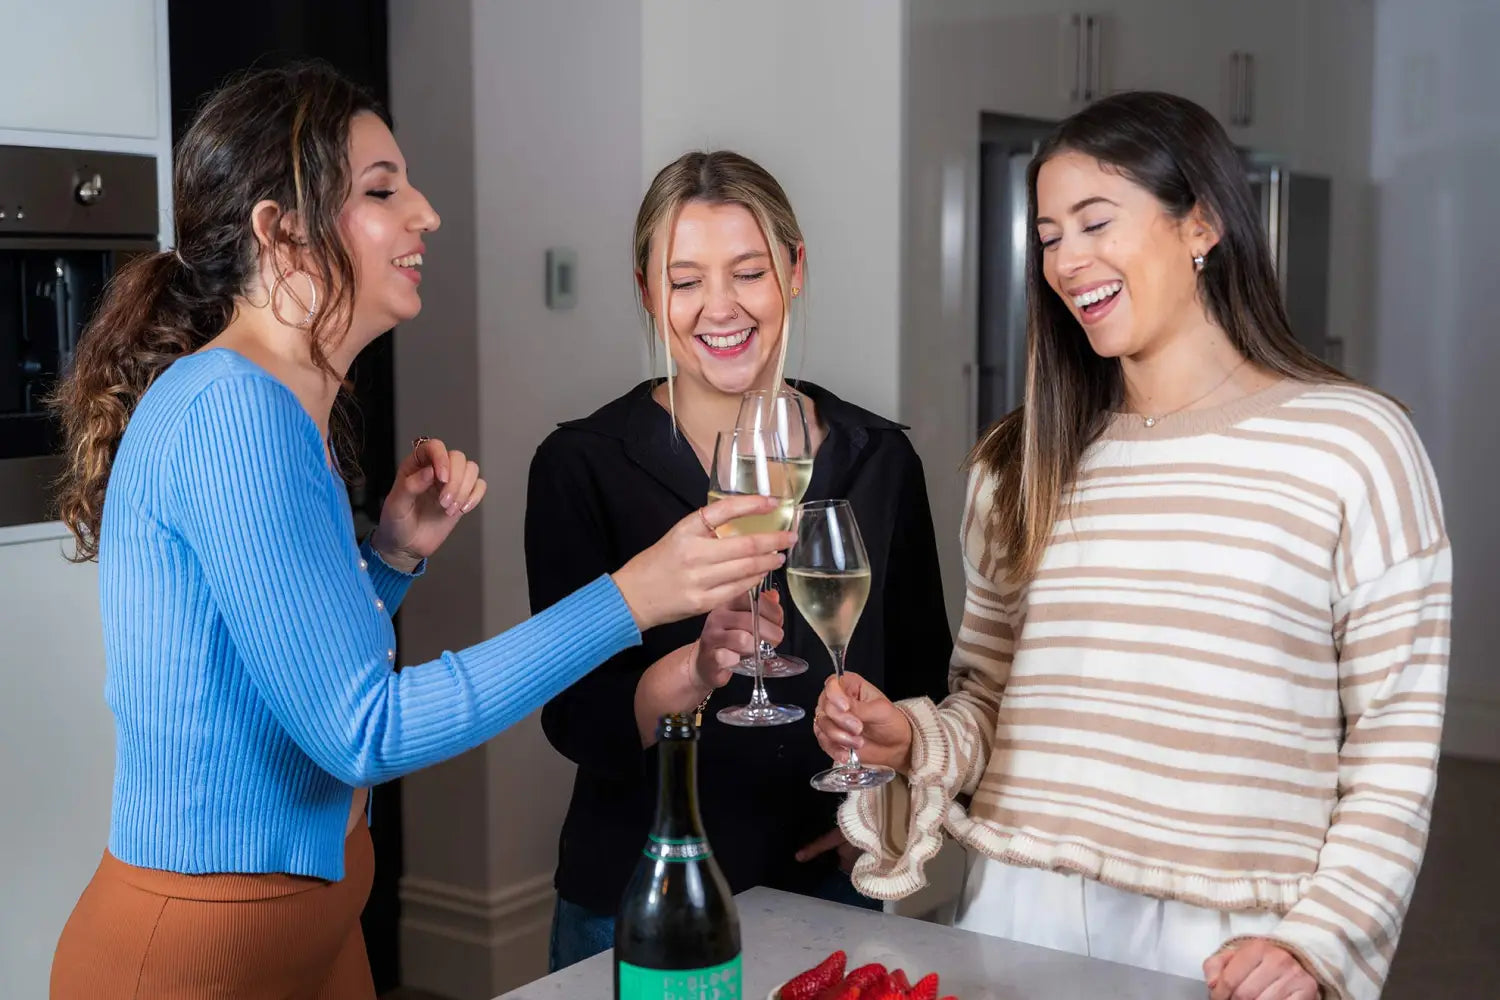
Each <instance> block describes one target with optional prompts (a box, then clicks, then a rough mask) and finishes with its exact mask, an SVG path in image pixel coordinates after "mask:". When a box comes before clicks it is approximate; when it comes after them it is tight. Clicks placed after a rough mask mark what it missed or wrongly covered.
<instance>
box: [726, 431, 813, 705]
mask: <svg viewBox="0 0 1500 1000" xmlns="http://www.w3.org/2000/svg"><path fill="white" fill-rule="evenodd" d="M785 466H786V456H785V455H784V454H783V453H782V451H781V445H780V442H779V441H778V439H777V437H776V434H775V433H774V432H772V431H769V430H763V431H755V430H733V431H720V432H719V435H718V437H717V438H715V439H714V456H713V462H712V463H710V465H709V471H708V499H709V502H710V503H711V502H713V501H715V500H722V499H724V498H725V497H730V496H736V495H741V494H760V495H761V496H768V497H774V498H775V499H776V500H777V501H778V503H777V505H776V506H775V507H774V508H773V509H772V510H770V511H769V512H767V513H765V514H751V515H748V516H746V517H737V518H735V519H734V520H732V521H726V522H725V523H724V524H721V525H719V527H718V529H717V533H718V535H719V537H720V538H727V537H729V536H731V535H758V534H761V533H763V532H768V531H790V530H791V527H792V518H793V516H794V515H795V514H796V511H797V501H796V500H794V499H792V493H791V484H790V482H789V481H788V479H787V475H786V468H785ZM750 634H751V636H752V637H753V641H754V643H755V645H754V647H753V648H759V646H760V585H759V584H756V585H755V586H754V587H753V588H751V590H750ZM754 663H755V666H756V669H755V671H754V676H755V693H754V694H753V695H752V696H751V698H750V704H748V705H735V706H732V707H729V708H723V709H720V710H719V713H718V717H719V721H720V722H724V723H728V724H729V725H731V726H784V725H786V724H787V723H789V722H796V721H797V720H798V719H800V718H802V717H803V716H804V715H806V714H807V713H806V712H804V711H803V710H802V709H801V708H799V707H797V706H796V705H775V704H772V702H771V699H770V698H768V697H767V696H766V685H765V678H764V676H762V674H761V672H760V670H759V669H758V668H759V663H760V660H759V658H756V659H755V661H754Z"/></svg>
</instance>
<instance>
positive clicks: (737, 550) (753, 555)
mask: <svg viewBox="0 0 1500 1000" xmlns="http://www.w3.org/2000/svg"><path fill="white" fill-rule="evenodd" d="M776 509H777V501H776V500H774V499H773V498H771V497H765V496H754V495H752V496H733V497H729V498H727V499H724V500H720V501H718V502H717V503H711V504H709V505H708V506H707V507H704V508H702V509H701V510H697V511H694V512H693V513H691V514H689V515H688V516H687V517H685V518H683V519H682V520H681V521H678V522H677V524H675V525H674V526H673V527H672V529H671V530H670V531H668V532H667V533H666V534H665V535H663V536H662V538H661V540H660V541H658V542H657V543H656V544H655V545H653V546H651V547H650V548H649V549H646V550H645V551H643V552H641V553H640V554H639V555H637V556H636V557H635V558H634V559H631V560H630V561H629V562H627V563H626V564H625V565H624V566H622V567H621V568H620V569H619V570H618V571H617V572H616V573H615V574H614V581H615V586H617V587H619V588H620V593H621V595H622V596H623V597H624V598H625V603H626V604H627V605H629V607H630V613H631V614H632V615H633V616H634V617H635V623H636V627H637V628H639V629H640V630H641V631H642V632H644V631H646V630H647V629H649V628H654V627H655V626H657V625H665V624H667V623H668V622H675V621H681V620H682V619H684V618H693V617H696V616H697V615H703V614H708V613H709V612H711V611H713V610H714V609H715V608H718V607H721V606H723V605H727V604H730V603H731V602H733V601H734V600H735V599H736V598H737V597H739V596H740V595H742V594H747V593H749V591H750V588H751V587H754V586H756V585H757V584H758V583H759V582H760V580H761V578H762V577H764V576H765V575H766V574H767V573H769V572H770V571H771V570H773V569H776V568H777V567H779V566H781V564H782V563H784V562H785V561H786V559H785V557H784V556H783V555H782V554H781V550H782V549H785V548H788V547H790V545H791V543H792V541H793V540H794V539H795V538H796V536H795V535H793V534H792V533H791V532H790V531H762V532H759V533H756V534H745V535H735V536H732V537H724V538H720V537H719V531H720V530H722V526H723V525H725V524H729V523H730V522H736V521H739V520H742V519H744V518H747V517H757V516H760V517H764V516H765V515H767V514H771V513H772V512H774V511H775V510H776Z"/></svg>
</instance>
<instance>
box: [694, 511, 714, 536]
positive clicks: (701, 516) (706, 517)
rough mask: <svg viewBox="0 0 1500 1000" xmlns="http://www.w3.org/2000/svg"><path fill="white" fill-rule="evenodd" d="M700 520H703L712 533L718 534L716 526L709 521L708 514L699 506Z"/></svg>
mask: <svg viewBox="0 0 1500 1000" xmlns="http://www.w3.org/2000/svg"><path fill="white" fill-rule="evenodd" d="M698 520H700V521H702V522H703V526H704V527H705V528H707V529H708V533H709V534H710V535H717V534H718V532H717V531H715V530H714V526H713V525H712V524H709V523H708V515H707V514H705V513H704V512H703V508H702V507H699V508H698Z"/></svg>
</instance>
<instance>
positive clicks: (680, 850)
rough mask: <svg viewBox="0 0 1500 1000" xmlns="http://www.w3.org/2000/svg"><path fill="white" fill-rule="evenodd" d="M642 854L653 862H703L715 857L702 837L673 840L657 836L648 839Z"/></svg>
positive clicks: (653, 835)
mask: <svg viewBox="0 0 1500 1000" xmlns="http://www.w3.org/2000/svg"><path fill="white" fill-rule="evenodd" d="M641 853H642V854H644V855H646V857H648V858H650V859H651V860H652V861H702V860H703V859H704V858H708V857H712V856H713V851H711V850H709V848H708V841H706V840H704V839H703V838H701V837H686V838H683V839H681V840H671V839H668V838H666V837H658V836H656V835H655V834H651V835H650V837H649V838H648V839H647V842H646V847H645V849H644V850H642V851H641Z"/></svg>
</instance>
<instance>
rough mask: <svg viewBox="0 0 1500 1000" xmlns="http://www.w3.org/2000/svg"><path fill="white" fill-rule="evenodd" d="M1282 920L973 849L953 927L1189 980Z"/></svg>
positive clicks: (1261, 913)
mask: <svg viewBox="0 0 1500 1000" xmlns="http://www.w3.org/2000/svg"><path fill="white" fill-rule="evenodd" d="M1280 920H1281V918H1280V917H1279V916H1277V915H1276V914H1274V913H1268V912H1265V911H1255V912H1228V911H1224V910H1211V909H1207V908H1205V907H1201V906H1192V905H1190V904H1188V903H1182V902H1178V901H1176V900H1162V899H1155V898H1153V897H1151V896H1143V895H1140V894H1139V893H1134V892H1126V891H1125V890H1123V889H1116V888H1114V887H1113V886H1108V885H1104V884H1102V883H1100V882H1095V881H1094V880H1092V879H1087V878H1084V877H1083V876H1082V875H1075V874H1071V873H1064V872H1052V871H1044V870H1042V869H1040V868H1018V867H1016V866H1015V865H1007V864H1003V863H1001V862H999V861H994V860H992V859H990V858H988V857H985V856H984V855H983V854H980V853H979V852H978V851H974V850H970V851H969V852H968V858H967V861H966V862H965V875H964V888H963V892H962V894H961V895H960V896H959V900H958V909H957V911H956V913H955V917H954V921H953V925H954V926H955V927H960V928H962V929H964V930H968V931H978V932H979V933H981V934H993V935H995V936H996V937H1003V938H1007V939H1009V940H1011V941H1019V942H1021V943H1023V944H1033V945H1038V946H1040V947H1043V948H1052V949H1055V950H1058V951H1069V952H1073V953H1074V954H1077V955H1090V956H1092V957H1094V958H1102V959H1105V960H1107V961H1111V962H1122V963H1124V964H1126V965H1134V966H1138V967H1140V968H1143V969H1151V970H1153V971H1156V972H1165V973H1167V974H1169V975H1174V976H1184V977H1186V978H1189V979H1202V978H1203V961H1204V959H1206V958H1208V956H1210V955H1212V954H1213V953H1214V952H1216V951H1218V950H1219V949H1220V948H1221V947H1222V946H1223V944H1224V942H1225V941H1227V940H1229V939H1230V938H1233V937H1240V936H1242V935H1251V936H1256V935H1261V934H1267V933H1269V932H1270V931H1271V930H1272V929H1273V928H1274V927H1275V926H1276V924H1277V923H1279V922H1280Z"/></svg>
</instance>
